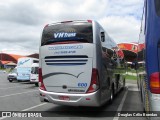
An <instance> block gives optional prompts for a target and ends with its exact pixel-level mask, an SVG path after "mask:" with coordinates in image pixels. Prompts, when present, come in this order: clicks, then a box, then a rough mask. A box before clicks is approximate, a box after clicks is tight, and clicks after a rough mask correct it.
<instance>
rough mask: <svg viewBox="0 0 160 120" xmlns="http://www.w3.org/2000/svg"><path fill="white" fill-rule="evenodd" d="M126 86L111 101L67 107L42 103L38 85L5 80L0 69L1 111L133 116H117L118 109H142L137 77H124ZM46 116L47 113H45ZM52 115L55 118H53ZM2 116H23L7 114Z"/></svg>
mask: <svg viewBox="0 0 160 120" xmlns="http://www.w3.org/2000/svg"><path fill="white" fill-rule="evenodd" d="M126 82H127V83H126V88H125V89H124V90H122V91H121V92H120V93H119V94H118V95H116V97H115V99H114V101H113V103H112V104H109V103H107V104H106V105H104V106H103V107H100V108H92V107H69V106H60V105H55V104H51V103H41V102H40V100H39V92H38V87H35V85H34V84H30V83H27V82H16V81H15V82H12V83H9V82H8V80H7V73H0V111H1V112H3V111H16V112H17V111H19V112H22V111H23V112H24V111H32V112H33V111H35V112H38V111H39V112H41V111H42V112H45V113H47V114H46V116H45V117H42V118H23V119H27V120H28V119H30V120H33V119H34V120H49V119H58V120H62V119H65V120H66V119H68V120H72V119H77V120H81V119H85V120H91V119H97V117H98V119H105V120H106V119H107V120H125V119H126V120H128V119H129V120H133V119H135V118H134V117H128V118H127V117H118V116H117V114H118V113H119V112H120V111H135V112H137V111H143V108H142V104H141V100H140V97H139V93H138V89H137V84H136V81H133V80H127V81H126ZM47 116H48V117H47ZM53 117H54V118H53ZM2 119H4V120H5V119H6V120H7V119H12V120H13V119H15V120H17V119H22V118H7V117H2V118H0V120H2ZM136 119H137V120H146V118H145V117H136Z"/></svg>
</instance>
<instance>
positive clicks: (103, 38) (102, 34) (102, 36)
mask: <svg viewBox="0 0 160 120" xmlns="http://www.w3.org/2000/svg"><path fill="white" fill-rule="evenodd" d="M101 41H102V42H104V41H105V34H104V32H101Z"/></svg>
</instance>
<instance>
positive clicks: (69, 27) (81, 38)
mask: <svg viewBox="0 0 160 120" xmlns="http://www.w3.org/2000/svg"><path fill="white" fill-rule="evenodd" d="M66 41H72V42H73V41H77V42H87V43H93V33H92V23H88V22H87V23H73V22H70V23H62V24H57V25H51V26H48V27H45V28H44V30H43V34H42V42H41V45H42V46H43V45H48V44H52V43H56V42H66Z"/></svg>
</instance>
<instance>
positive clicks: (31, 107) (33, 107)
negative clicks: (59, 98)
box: [21, 103, 47, 111]
mask: <svg viewBox="0 0 160 120" xmlns="http://www.w3.org/2000/svg"><path fill="white" fill-rule="evenodd" d="M45 104H47V103H42V104H39V105H36V106H33V107H30V108H27V109H24V110H21V111H28V110H31V109H34V108H36V107H39V106H42V105H45Z"/></svg>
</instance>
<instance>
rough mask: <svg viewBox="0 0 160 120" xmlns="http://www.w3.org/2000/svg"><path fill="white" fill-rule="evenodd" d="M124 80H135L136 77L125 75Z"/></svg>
mask: <svg viewBox="0 0 160 120" xmlns="http://www.w3.org/2000/svg"><path fill="white" fill-rule="evenodd" d="M126 79H127V80H137V76H133V75H126Z"/></svg>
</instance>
